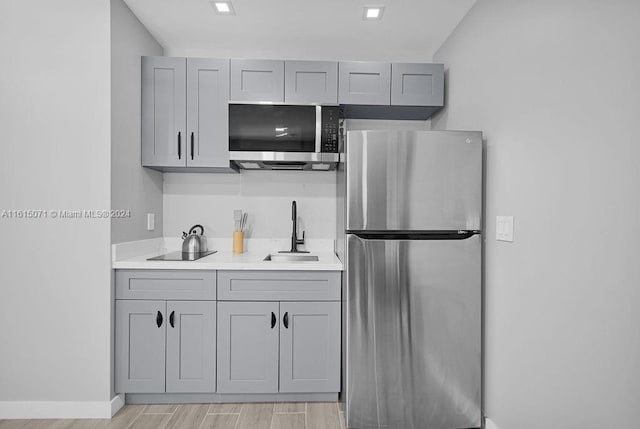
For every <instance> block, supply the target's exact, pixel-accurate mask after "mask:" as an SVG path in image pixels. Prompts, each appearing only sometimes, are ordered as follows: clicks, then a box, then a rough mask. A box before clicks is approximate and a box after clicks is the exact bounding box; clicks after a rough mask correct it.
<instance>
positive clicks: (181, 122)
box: [142, 57, 187, 167]
mask: <svg viewBox="0 0 640 429" xmlns="http://www.w3.org/2000/svg"><path fill="white" fill-rule="evenodd" d="M185 64H186V60H185V59H184V58H170V57H142V165H143V166H148V167H184V166H185V165H186V159H187V150H186V149H187V136H186V126H187V124H186V65H185Z"/></svg>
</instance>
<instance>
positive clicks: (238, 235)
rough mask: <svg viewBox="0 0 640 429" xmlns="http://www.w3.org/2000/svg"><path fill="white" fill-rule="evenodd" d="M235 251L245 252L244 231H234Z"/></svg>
mask: <svg viewBox="0 0 640 429" xmlns="http://www.w3.org/2000/svg"><path fill="white" fill-rule="evenodd" d="M233 253H244V232H242V231H233Z"/></svg>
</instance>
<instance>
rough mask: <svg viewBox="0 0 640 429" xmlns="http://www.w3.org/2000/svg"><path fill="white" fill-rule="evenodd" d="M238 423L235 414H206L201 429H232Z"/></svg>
mask: <svg viewBox="0 0 640 429" xmlns="http://www.w3.org/2000/svg"><path fill="white" fill-rule="evenodd" d="M237 422H238V415H237V414H208V415H207V416H206V417H205V418H204V421H203V422H202V426H200V428H201V429H234V428H236V423H237Z"/></svg>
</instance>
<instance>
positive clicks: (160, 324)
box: [156, 310, 162, 328]
mask: <svg viewBox="0 0 640 429" xmlns="http://www.w3.org/2000/svg"><path fill="white" fill-rule="evenodd" d="M156 325H158V328H159V327H161V326H162V313H160V311H159V310H158V315H157V316H156Z"/></svg>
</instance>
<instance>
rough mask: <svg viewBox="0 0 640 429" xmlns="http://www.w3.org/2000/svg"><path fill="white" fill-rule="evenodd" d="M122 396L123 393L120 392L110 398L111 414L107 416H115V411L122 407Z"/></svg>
mask: <svg viewBox="0 0 640 429" xmlns="http://www.w3.org/2000/svg"><path fill="white" fill-rule="evenodd" d="M124 398H125V396H124V393H121V394H120V395H116V396H115V397H114V398H113V399H112V400H111V416H109V417H113V416H115V415H116V413H117V412H118V411H120V408H122V407H124Z"/></svg>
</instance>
